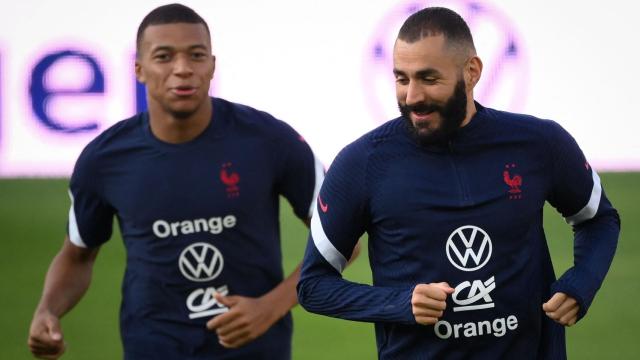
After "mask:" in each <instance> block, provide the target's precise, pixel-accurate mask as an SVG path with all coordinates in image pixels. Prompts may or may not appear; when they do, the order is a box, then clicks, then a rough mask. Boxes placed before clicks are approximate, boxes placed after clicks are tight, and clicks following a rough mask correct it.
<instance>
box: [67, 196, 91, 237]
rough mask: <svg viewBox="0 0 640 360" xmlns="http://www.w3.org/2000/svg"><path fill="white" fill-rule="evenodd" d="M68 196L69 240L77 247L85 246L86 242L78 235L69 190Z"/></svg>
mask: <svg viewBox="0 0 640 360" xmlns="http://www.w3.org/2000/svg"><path fill="white" fill-rule="evenodd" d="M69 198H71V208H70V209H69V240H71V242H72V243H73V244H74V245H76V246H79V247H83V248H86V247H87V244H85V243H84V241H82V237H81V236H80V231H79V230H78V222H77V221H76V212H75V210H74V209H73V201H74V199H73V194H72V193H71V190H69Z"/></svg>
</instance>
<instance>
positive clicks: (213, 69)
mask: <svg viewBox="0 0 640 360" xmlns="http://www.w3.org/2000/svg"><path fill="white" fill-rule="evenodd" d="M211 62H212V63H213V68H212V69H211V78H210V79H209V80H211V79H213V74H215V72H216V56H215V55H213V54H211Z"/></svg>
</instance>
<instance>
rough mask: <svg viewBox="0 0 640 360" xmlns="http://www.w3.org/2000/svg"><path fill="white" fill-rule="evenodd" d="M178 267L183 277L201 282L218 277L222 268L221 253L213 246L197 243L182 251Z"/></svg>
mask: <svg viewBox="0 0 640 360" xmlns="http://www.w3.org/2000/svg"><path fill="white" fill-rule="evenodd" d="M178 265H179V267H180V272H182V275H184V277H186V278H187V279H189V280H191V281H198V282H202V281H209V280H213V279H215V278H216V277H218V275H220V272H221V271H222V268H223V267H224V260H223V259H222V253H221V252H220V250H218V249H217V248H216V247H215V246H213V245H211V244H208V243H204V242H198V243H194V244H191V245H189V247H187V248H186V249H184V250H183V251H182V253H181V254H180V259H179V260H178Z"/></svg>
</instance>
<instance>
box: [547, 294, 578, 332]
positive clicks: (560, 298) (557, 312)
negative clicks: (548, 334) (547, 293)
mask: <svg viewBox="0 0 640 360" xmlns="http://www.w3.org/2000/svg"><path fill="white" fill-rule="evenodd" d="M542 310H544V312H545V314H547V316H548V317H549V318H551V319H552V320H554V321H555V322H557V323H558V324H560V325H564V326H571V325H573V324H575V323H576V321H577V320H578V310H580V305H578V302H577V301H576V299H574V298H572V297H571V296H569V295H567V294H565V293H561V292H558V293H555V294H553V296H552V297H551V299H549V301H547V302H546V303H544V304H542Z"/></svg>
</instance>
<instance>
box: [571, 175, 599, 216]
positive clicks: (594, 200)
mask: <svg viewBox="0 0 640 360" xmlns="http://www.w3.org/2000/svg"><path fill="white" fill-rule="evenodd" d="M591 174H592V176H593V189H592V190H591V197H590V198H589V202H588V203H587V205H585V206H584V207H583V208H582V210H580V211H578V212H577V213H576V214H575V215H571V216H569V217H567V218H566V219H565V220H566V221H567V223H568V224H569V225H578V224H580V223H581V222H583V221H587V220H589V219H591V218H593V217H594V216H595V215H596V212H597V211H598V207H599V206H600V197H601V195H602V186H601V185H600V177H598V174H597V173H596V171H595V170H593V169H591Z"/></svg>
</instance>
